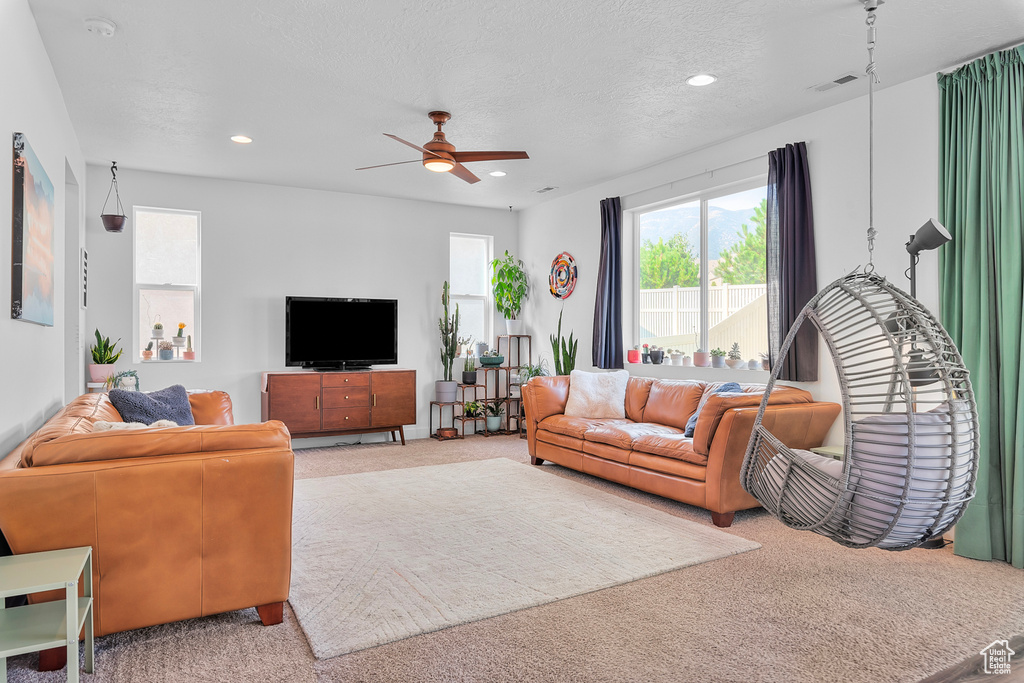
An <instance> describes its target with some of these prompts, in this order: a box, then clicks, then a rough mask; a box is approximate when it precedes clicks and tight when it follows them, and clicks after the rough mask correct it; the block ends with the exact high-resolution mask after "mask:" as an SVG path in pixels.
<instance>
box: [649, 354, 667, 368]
mask: <svg viewBox="0 0 1024 683" xmlns="http://www.w3.org/2000/svg"><path fill="white" fill-rule="evenodd" d="M663 360H665V352H664V351H651V363H653V364H655V365H661V361H663Z"/></svg>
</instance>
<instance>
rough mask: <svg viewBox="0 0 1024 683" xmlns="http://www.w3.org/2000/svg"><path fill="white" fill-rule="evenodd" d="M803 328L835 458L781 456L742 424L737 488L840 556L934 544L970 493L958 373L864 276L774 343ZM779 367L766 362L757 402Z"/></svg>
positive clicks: (971, 437)
mask: <svg viewBox="0 0 1024 683" xmlns="http://www.w3.org/2000/svg"><path fill="white" fill-rule="evenodd" d="M808 322H810V323H811V324H813V325H814V326H815V327H816V328H817V330H818V332H819V334H820V335H821V337H822V339H823V340H824V343H825V345H826V347H827V348H828V350H829V352H830V353H831V355H832V359H833V361H834V363H835V369H836V373H837V374H838V376H839V386H840V390H841V392H842V405H843V414H844V422H845V436H846V441H845V448H844V454H843V457H842V459H840V460H836V459H834V458H831V457H828V456H823V455H818V454H816V453H812V452H810V451H805V450H796V449H790V448H787V447H786V446H785V445H783V444H782V442H781V441H779V440H778V439H777V438H775V436H773V435H772V433H771V432H770V431H769V430H768V429H766V428H765V427H764V425H763V424H762V418H763V416H764V412H765V407H766V405H767V402H766V400H763V401H762V402H761V408H760V410H759V411H758V413H757V418H756V419H755V421H754V429H753V431H752V433H751V439H750V443H749V445H748V447H747V453H746V457H745V459H744V461H743V469H742V471H741V481H742V483H743V487H744V488H745V489H746V490H747V491H748V492H749V493H750V494H751V495H753V496H754V497H755V498H757V499H758V501H760V502H761V504H762V505H763V506H764V507H765V508H766V509H768V510H769V511H770V512H771V513H772V514H774V515H775V516H776V517H778V518H779V519H780V520H781V521H782V522H783V523H785V524H786V525H787V526H790V527H793V528H795V529H804V530H808V531H814V532H817V533H819V534H822V535H824V536H828V537H829V538H831V539H833V540H835V541H836V542H838V543H840V544H842V545H845V546H848V547H851V548H867V547H879V548H885V549H887V550H905V549H908V548H914V547H917V546H919V545H921V544H922V543H924V542H926V541H928V540H929V539H932V538H934V537H937V536H940V535H941V534H942V533H943V532H945V531H946V530H948V529H949V528H950V527H952V526H953V524H954V523H956V521H957V520H958V519H959V518H960V516H961V515H962V514H963V511H964V509H965V508H966V506H967V502H968V501H969V500H970V499H971V498H972V497H973V495H974V481H975V476H976V473H977V468H978V430H977V424H978V416H977V408H976V406H975V402H974V393H973V391H972V390H971V383H970V379H969V377H968V372H967V368H966V367H964V362H963V359H962V358H961V357H960V353H959V352H958V351H957V349H956V346H955V345H954V344H953V341H952V340H951V339H950V338H949V335H948V334H947V333H946V331H945V330H944V329H943V327H942V325H940V324H939V322H938V320H936V319H935V317H934V316H932V314H931V313H929V312H928V310H927V309H925V308H924V306H922V305H921V304H920V302H918V301H917V300H916V299H914V298H913V297H911V296H909V295H907V294H905V293H904V292H902V291H900V290H899V289H897V288H896V287H894V286H892V285H891V284H889V283H888V282H887V281H886V280H885V278H882V277H880V276H878V275H875V274H874V273H865V272H854V273H852V274H850V275H847V276H846V277H843V278H840V279H839V280H836V281H835V282H833V283H832V284H830V285H828V286H827V287H825V288H824V289H823V290H822V291H821V292H819V293H818V294H817V295H816V296H815V297H814V298H813V299H811V300H810V301H809V302H808V303H807V305H806V306H805V307H804V309H803V310H802V311H801V312H800V315H799V316H798V317H797V319H796V322H795V323H794V324H793V326H792V328H791V329H790V331H789V334H788V335H787V336H786V339H785V341H784V343H783V345H782V348H781V350H780V357H784V356H785V355H786V353H788V351H789V348H790V346H791V345H792V344H793V340H794V339H795V337H796V333H797V332H798V331H799V329H800V328H801V327H802V326H803V325H804V324H807V323H808ZM781 367H782V364H781V363H776V364H775V369H774V370H773V371H772V375H771V379H770V380H769V382H768V387H767V389H766V390H765V392H764V395H765V397H767V396H768V395H769V394H770V393H771V390H772V388H773V387H774V385H775V382H776V380H777V379H778V376H779V372H780V371H781Z"/></svg>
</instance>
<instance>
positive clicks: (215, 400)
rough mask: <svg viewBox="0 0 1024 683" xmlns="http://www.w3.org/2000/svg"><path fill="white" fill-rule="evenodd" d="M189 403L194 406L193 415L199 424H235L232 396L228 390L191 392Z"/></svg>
mask: <svg viewBox="0 0 1024 683" xmlns="http://www.w3.org/2000/svg"><path fill="white" fill-rule="evenodd" d="M188 403H189V405H190V406H192V417H193V418H194V419H195V421H196V424H197V425H231V424H235V418H234V413H233V412H232V409H231V397H230V396H228V393H227V392H226V391H197V392H195V393H189V395H188Z"/></svg>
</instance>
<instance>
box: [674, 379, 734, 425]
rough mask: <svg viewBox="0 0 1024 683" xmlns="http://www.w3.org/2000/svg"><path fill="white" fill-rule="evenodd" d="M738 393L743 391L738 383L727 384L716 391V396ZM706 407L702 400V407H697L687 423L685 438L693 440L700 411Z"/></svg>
mask: <svg viewBox="0 0 1024 683" xmlns="http://www.w3.org/2000/svg"><path fill="white" fill-rule="evenodd" d="M736 391H743V388H742V387H740V385H739V384H737V383H736V382H726V383H725V384H723V385H722V386H720V387H718V388H717V389H715V392H714V393H716V394H729V393H732V392H736ZM703 407H704V401H703V400H701V402H700V405H698V406H697V410H695V411H693V415H691V416H690V419H689V420H687V421H686V430H685V431H684V432H683V436H685V437H688V438H690V439H692V438H693V430H695V429H696V428H697V418H698V417H700V409H701V408H703Z"/></svg>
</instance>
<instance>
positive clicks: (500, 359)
mask: <svg viewBox="0 0 1024 683" xmlns="http://www.w3.org/2000/svg"><path fill="white" fill-rule="evenodd" d="M504 362H505V356H501V355H499V354H498V349H492V350H490V351H484V355H482V356H480V365H483V366H485V367H488V368H496V367H498V366H499V365H501V364H502V363H504Z"/></svg>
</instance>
